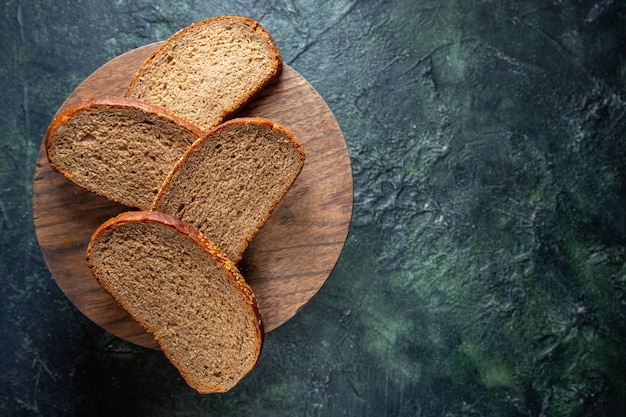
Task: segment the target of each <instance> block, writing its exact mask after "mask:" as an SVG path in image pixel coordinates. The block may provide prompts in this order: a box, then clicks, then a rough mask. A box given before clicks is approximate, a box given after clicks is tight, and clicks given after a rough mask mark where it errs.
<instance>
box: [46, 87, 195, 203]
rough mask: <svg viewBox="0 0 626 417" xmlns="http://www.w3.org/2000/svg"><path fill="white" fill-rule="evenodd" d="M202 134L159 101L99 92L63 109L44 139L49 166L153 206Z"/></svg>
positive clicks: (121, 199)
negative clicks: (167, 181)
mask: <svg viewBox="0 0 626 417" xmlns="http://www.w3.org/2000/svg"><path fill="white" fill-rule="evenodd" d="M201 136H203V132H202V131H201V130H200V129H198V128H197V127H196V126H194V125H192V124H191V123H189V122H187V121H185V120H182V119H180V118H177V117H176V116H174V115H172V114H171V113H169V112H167V111H165V110H163V109H161V108H159V107H157V106H153V105H150V104H146V103H143V102H141V101H139V100H135V99H132V98H125V97H95V98H93V99H89V100H85V101H81V102H80V103H77V104H76V105H74V106H72V107H70V108H68V109H67V110H65V111H63V112H61V113H60V114H58V115H57V116H56V117H55V118H54V119H53V120H52V122H51V123H50V126H49V127H48V130H47V132H46V135H45V138H44V142H45V147H46V152H47V155H48V160H49V161H50V166H51V167H52V168H53V169H54V170H56V171H58V172H60V173H62V174H63V175H65V177H66V178H67V179H68V180H70V181H72V182H73V183H74V184H76V185H78V186H80V187H83V188H86V189H87V190H89V191H92V192H94V193H96V194H100V195H102V196H104V197H107V198H109V199H111V200H113V201H116V202H118V203H122V204H125V205H127V206H130V207H137V208H140V209H148V208H150V206H151V205H152V202H153V201H154V198H155V197H156V194H157V192H158V190H159V188H160V187H161V184H162V183H163V181H164V180H165V178H166V177H167V174H168V173H169V171H170V170H171V169H172V167H173V166H174V164H175V163H176V161H178V159H179V158H180V157H181V155H182V154H183V153H184V152H185V150H187V148H188V147H189V146H190V145H191V144H192V143H193V142H195V141H196V140H197V139H199V138H200V137H201Z"/></svg>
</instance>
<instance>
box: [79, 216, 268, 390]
mask: <svg viewBox="0 0 626 417" xmlns="http://www.w3.org/2000/svg"><path fill="white" fill-rule="evenodd" d="M87 264H88V265H89V267H90V268H91V271H92V272H93V275H94V276H95V278H96V280H97V281H98V282H99V283H100V285H101V286H102V287H103V288H104V289H105V290H106V291H108V292H109V293H110V294H111V295H112V296H113V298H114V299H115V300H116V301H117V302H118V303H119V304H120V305H121V306H122V307H123V308H124V309H125V310H126V311H128V313H129V314H130V316H131V317H133V318H134V319H135V320H136V321H137V322H138V323H139V324H140V325H141V326H143V327H144V328H145V329H146V330H147V331H148V332H150V333H152V334H153V335H154V338H155V339H156V341H157V342H158V343H159V345H160V347H161V349H162V351H163V352H164V353H165V355H166V356H167V358H168V359H169V360H170V361H171V362H172V364H174V366H176V368H178V370H179V372H180V374H181V375H182V376H183V378H184V379H185V381H186V382H187V383H188V384H189V385H190V386H191V387H192V388H194V389H196V390H197V391H198V392H200V393H211V392H225V391H228V390H229V389H230V388H232V387H233V386H235V385H236V384H237V383H238V382H239V381H240V380H241V379H242V378H243V377H244V376H245V375H246V374H248V373H249V372H250V370H252V368H253V367H254V366H255V364H256V363H257V360H258V358H259V355H260V352H261V346H262V342H263V328H262V322H261V317H260V315H259V312H258V307H257V303H256V299H255V296H254V294H253V292H252V290H251V289H250V287H249V286H248V285H247V284H246V282H245V280H244V278H243V277H242V276H241V275H240V273H239V272H238V270H237V268H236V267H235V265H234V264H233V263H232V262H231V261H230V260H229V259H228V258H226V257H225V256H224V254H223V253H222V252H221V251H220V250H219V249H218V248H217V247H216V246H215V245H214V244H213V243H211V242H210V241H209V240H208V239H206V238H205V237H204V236H203V235H202V234H200V233H199V232H198V231H197V230H196V229H195V228H193V227H192V226H190V225H188V224H186V223H184V222H182V221H180V220H178V219H175V218H173V217H171V216H168V215H166V214H163V213H158V212H142V211H134V212H126V213H122V214H120V215H118V216H117V217H115V218H113V219H110V220H108V221H107V222H105V223H104V224H102V225H101V226H100V227H99V228H98V230H97V231H96V232H95V233H94V234H93V236H92V238H91V241H90V243H89V247H88V249H87Z"/></svg>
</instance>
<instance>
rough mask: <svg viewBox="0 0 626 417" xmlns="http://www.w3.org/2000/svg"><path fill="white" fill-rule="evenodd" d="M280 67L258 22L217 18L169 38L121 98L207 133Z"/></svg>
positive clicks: (277, 53) (273, 45) (276, 53)
mask: <svg viewBox="0 0 626 417" xmlns="http://www.w3.org/2000/svg"><path fill="white" fill-rule="evenodd" d="M281 69H282V58H281V55H280V51H279V50H278V48H277V46H276V43H275V42H274V40H273V39H272V37H271V35H270V34H269V33H268V32H267V31H266V30H265V29H263V27H261V25H260V24H259V23H258V22H256V21H254V20H252V19H249V18H244V17H238V16H218V17H213V18H209V19H206V20H203V21H200V22H197V23H194V24H192V25H190V26H188V27H186V28H184V29H181V30H180V31H178V32H177V33H175V34H174V35H172V36H171V37H170V38H168V39H167V40H166V41H165V42H164V43H163V45H161V46H160V47H159V49H157V50H156V51H155V52H154V53H153V54H152V55H151V56H150V57H149V58H148V59H147V60H146V61H145V63H144V64H143V65H142V66H141V67H140V68H139V70H138V71H137V72H136V73H135V75H134V77H133V79H132V81H131V83H130V86H129V87H128V90H127V91H126V95H127V96H128V97H135V98H138V99H140V100H143V101H146V102H148V103H152V104H155V105H158V106H161V107H164V108H166V109H168V110H170V111H172V112H173V113H175V114H177V115H178V116H180V117H183V118H185V119H187V120H189V121H191V122H192V123H194V124H195V125H196V126H198V127H200V128H201V129H203V130H209V129H211V128H213V127H215V126H217V125H218V124H219V123H221V122H222V121H223V120H225V119H226V118H227V117H229V116H231V115H233V114H234V113H235V112H236V111H237V110H239V109H241V108H242V107H243V106H244V105H245V104H247V103H248V102H249V101H250V99H251V98H252V97H253V96H254V95H255V94H257V93H258V92H259V91H260V90H261V89H262V88H263V87H265V86H266V85H267V84H268V83H269V82H270V81H271V80H272V79H273V78H275V77H276V76H277V75H278V74H279V73H280V71H281Z"/></svg>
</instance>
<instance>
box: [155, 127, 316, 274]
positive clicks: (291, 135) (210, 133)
mask: <svg viewBox="0 0 626 417" xmlns="http://www.w3.org/2000/svg"><path fill="white" fill-rule="evenodd" d="M244 124H257V125H264V126H266V127H268V128H269V129H270V130H278V131H280V132H281V133H282V134H283V135H284V136H285V137H287V138H288V139H289V140H290V141H291V142H292V144H293V145H294V146H295V148H296V151H297V152H298V155H299V156H300V167H299V169H298V172H297V173H296V175H294V177H293V180H292V181H291V183H290V184H288V185H287V186H286V187H285V191H284V192H283V194H282V195H281V196H280V197H279V198H278V199H276V200H275V201H274V204H273V205H272V206H271V207H270V209H269V210H268V211H267V213H266V215H265V217H264V218H263V219H262V221H261V222H260V225H259V226H258V227H257V228H256V230H254V231H253V232H252V233H251V234H250V235H249V236H247V237H246V238H245V239H244V241H243V242H242V245H241V247H240V249H239V250H238V252H237V255H236V257H235V258H233V259H232V261H233V262H234V263H235V264H236V263H238V262H239V261H240V260H241V258H242V257H243V253H244V252H245V250H246V249H247V248H248V245H249V244H250V242H251V241H252V239H254V237H255V236H256V235H257V234H258V233H259V231H260V230H261V228H262V227H263V225H264V224H265V223H267V221H268V220H269V218H270V217H271V215H272V213H273V212H274V210H275V209H276V206H278V203H280V202H281V201H282V199H283V198H284V197H285V195H286V194H287V192H288V191H289V189H290V188H291V187H292V186H293V184H294V182H295V181H296V179H297V178H298V176H299V175H300V172H302V168H303V167H304V162H305V160H306V154H305V151H304V148H303V147H302V144H300V141H299V140H298V138H297V137H296V136H295V134H294V133H293V132H291V130H289V129H287V128H286V127H285V126H283V125H281V124H279V123H276V122H272V121H271V120H269V119H265V118H263V117H239V118H236V119H231V120H228V121H226V122H224V123H222V124H219V125H218V126H216V127H214V128H213V129H212V130H210V131H208V132H207V134H206V135H205V136H204V137H203V138H201V139H200V140H197V141H196V142H194V143H193V145H191V146H190V147H189V148H188V149H187V151H186V152H185V153H184V154H183V155H182V156H181V157H180V159H179V160H178V162H176V164H175V165H174V167H173V168H172V169H171V171H170V173H169V174H168V175H167V177H166V178H165V181H163V184H162V185H161V188H160V189H159V192H158V193H157V196H156V197H155V199H154V202H153V203H152V210H156V209H157V206H158V205H159V203H160V201H161V198H162V195H163V191H164V190H165V189H166V188H167V187H168V186H169V184H170V183H171V182H172V179H173V177H174V176H175V175H176V173H177V172H178V171H179V170H180V168H181V166H182V165H183V164H185V163H186V162H187V159H189V155H191V154H192V153H194V152H196V151H197V150H198V149H199V148H200V147H201V146H202V145H203V144H204V142H205V141H207V140H211V139H212V138H213V137H214V136H215V135H216V134H218V133H219V132H220V131H222V130H224V129H226V128H228V127H230V126H232V125H244Z"/></svg>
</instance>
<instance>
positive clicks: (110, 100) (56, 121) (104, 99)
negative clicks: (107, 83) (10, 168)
mask: <svg viewBox="0 0 626 417" xmlns="http://www.w3.org/2000/svg"><path fill="white" fill-rule="evenodd" d="M94 107H110V108H128V109H138V110H141V111H143V112H145V113H152V114H153V115H155V116H156V117H159V118H161V119H166V120H170V121H172V122H174V123H177V124H179V125H180V126H181V127H182V128H183V129H187V130H189V131H190V132H192V133H193V134H194V135H195V136H197V137H202V136H204V135H205V134H206V132H204V131H203V130H202V129H200V128H199V127H197V126H196V125H194V124H193V123H191V122H189V121H187V120H185V119H183V118H181V117H178V116H176V115H175V114H174V113H172V112H170V111H168V110H166V109H164V108H162V107H159V106H155V105H152V104H150V103H146V102H144V101H141V100H137V99H135V98H132V97H122V96H98V97H92V98H89V99H86V100H81V101H79V102H78V103H76V104H74V105H72V106H70V107H68V108H67V109H65V110H63V111H62V112H60V113H58V114H57V115H56V116H55V117H54V118H53V119H52V121H51V122H50V124H49V125H48V129H47V130H46V134H45V135H44V139H43V140H44V145H45V148H46V155H47V156H48V161H49V162H50V166H51V167H52V168H53V169H54V170H56V171H58V172H61V171H59V169H58V167H57V166H56V164H55V163H54V161H52V160H51V159H50V146H51V145H52V144H51V140H52V138H53V136H54V134H55V132H56V131H57V129H58V128H59V127H61V126H63V124H64V123H65V122H67V121H68V120H70V119H71V118H72V117H74V116H75V115H76V114H77V113H79V112H81V111H84V110H88V109H90V108H94Z"/></svg>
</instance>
